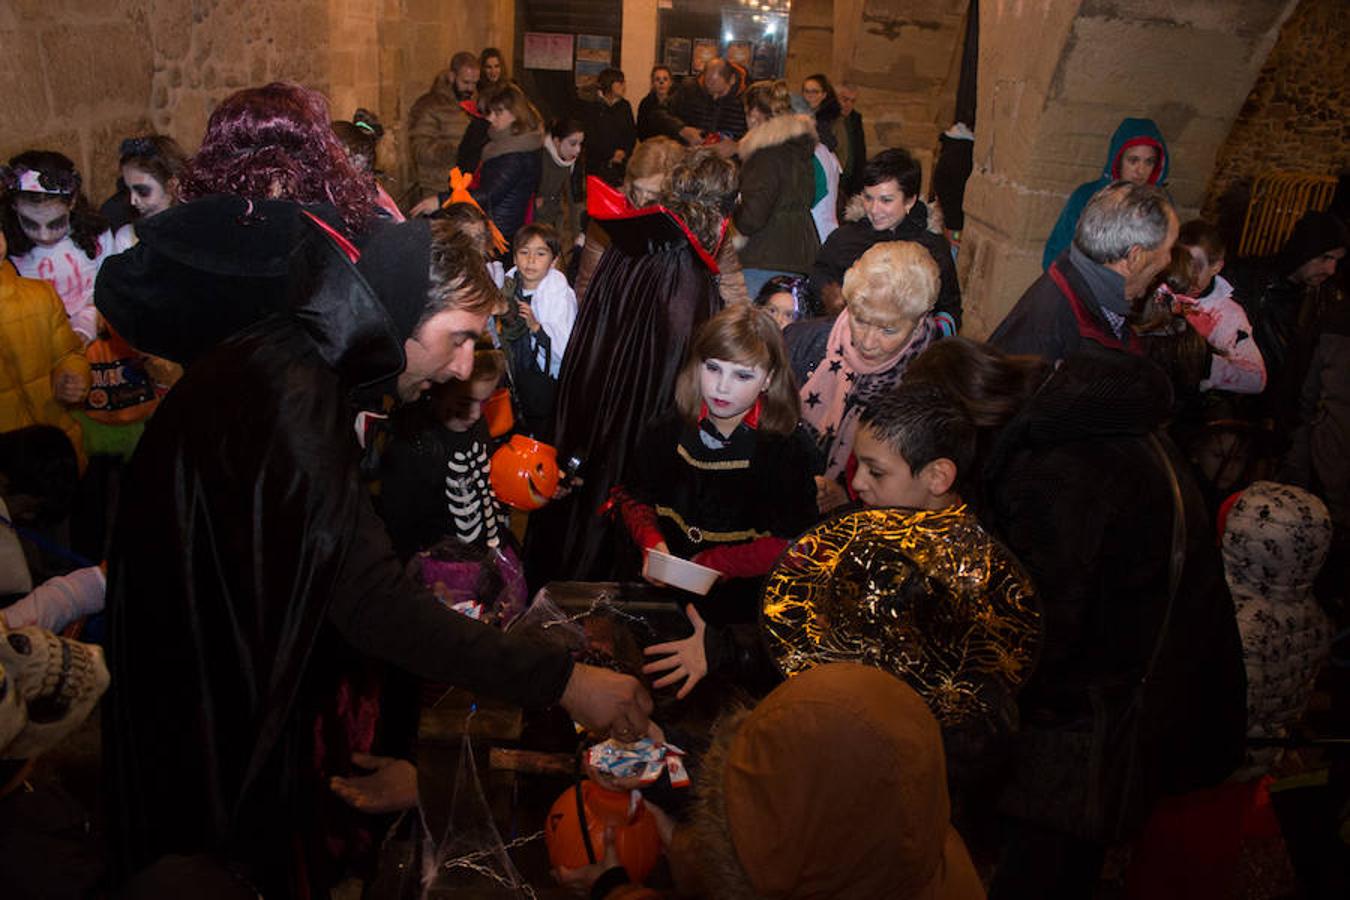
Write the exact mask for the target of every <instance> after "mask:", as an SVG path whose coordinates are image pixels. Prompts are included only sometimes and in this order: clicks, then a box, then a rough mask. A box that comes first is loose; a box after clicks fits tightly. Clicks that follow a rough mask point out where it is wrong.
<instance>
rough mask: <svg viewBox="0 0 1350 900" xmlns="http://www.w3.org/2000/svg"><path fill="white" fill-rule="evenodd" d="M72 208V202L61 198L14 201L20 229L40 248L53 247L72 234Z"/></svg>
mask: <svg viewBox="0 0 1350 900" xmlns="http://www.w3.org/2000/svg"><path fill="white" fill-rule="evenodd" d="M71 206H72V203H71V202H70V201H67V200H63V199H61V198H59V197H52V198H50V199H46V200H28V199H25V198H22V197H21V198H18V199H16V200H15V201H14V212H15V214H16V215H17V216H18V218H19V227H20V228H21V229H23V233H24V234H25V235H27V236H28V239H29V240H30V241H32V242H33V243H34V244H37V245H38V246H39V247H51V246H54V245H56V244H59V243H61V241H63V240H64V239H65V237H66V235H68V234H70V207H71Z"/></svg>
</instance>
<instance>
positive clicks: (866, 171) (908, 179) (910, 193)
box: [862, 147, 923, 197]
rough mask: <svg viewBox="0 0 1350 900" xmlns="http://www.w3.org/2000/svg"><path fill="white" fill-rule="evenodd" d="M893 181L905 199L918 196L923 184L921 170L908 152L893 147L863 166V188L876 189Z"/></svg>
mask: <svg viewBox="0 0 1350 900" xmlns="http://www.w3.org/2000/svg"><path fill="white" fill-rule="evenodd" d="M891 180H894V181H895V183H896V184H898V185H899V186H900V190H901V192H902V193H903V194H904V195H905V196H906V197H917V196H919V188H920V187H921V186H922V184H923V168H922V167H921V166H920V165H919V163H918V160H916V159H915V158H914V157H912V156H910V155H909V151H908V150H902V149H900V148H899V147H893V148H891V149H890V150H882V151H881V152H880V153H878V154H877V155H876V156H874V157H872V158H871V159H869V160H868V161H867V162H866V164H864V165H863V170H862V183H863V187H876V186H877V185H879V184H882V183H884V182H887V181H891Z"/></svg>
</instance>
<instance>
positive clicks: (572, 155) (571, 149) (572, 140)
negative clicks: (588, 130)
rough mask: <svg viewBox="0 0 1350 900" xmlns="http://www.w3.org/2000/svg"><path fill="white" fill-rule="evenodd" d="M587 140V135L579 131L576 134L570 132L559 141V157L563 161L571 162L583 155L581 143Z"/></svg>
mask: <svg viewBox="0 0 1350 900" xmlns="http://www.w3.org/2000/svg"><path fill="white" fill-rule="evenodd" d="M585 140H586V135H585V133H583V132H580V131H578V132H577V133H576V134H569V135H568V136H567V137H565V138H563V139H562V140H561V141H559V142H558V158H559V159H561V160H562V161H563V162H571V161H572V160H574V159H576V158H577V157H578V156H580V155H581V144H582V142H583V141H585Z"/></svg>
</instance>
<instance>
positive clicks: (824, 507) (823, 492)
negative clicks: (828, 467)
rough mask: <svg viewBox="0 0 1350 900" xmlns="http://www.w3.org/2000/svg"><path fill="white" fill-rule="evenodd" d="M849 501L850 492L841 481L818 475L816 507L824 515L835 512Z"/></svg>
mask: <svg viewBox="0 0 1350 900" xmlns="http://www.w3.org/2000/svg"><path fill="white" fill-rule="evenodd" d="M847 502H848V493H847V492H846V491H845V490H844V489H843V487H841V486H840V484H839V482H837V481H834V480H833V479H830V478H822V477H821V476H819V475H817V476H816V508H817V509H819V510H820V514H821V515H822V516H823V515H825V514H826V513H828V512H833V511H834V510H836V509H838V508H839V507H841V506H843V505H844V504H845V503H847Z"/></svg>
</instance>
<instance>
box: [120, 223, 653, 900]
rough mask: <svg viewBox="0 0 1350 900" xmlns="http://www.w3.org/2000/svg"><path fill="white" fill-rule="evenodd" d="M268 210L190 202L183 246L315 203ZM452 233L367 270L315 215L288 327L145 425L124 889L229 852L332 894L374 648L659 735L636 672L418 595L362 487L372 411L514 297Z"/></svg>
mask: <svg viewBox="0 0 1350 900" xmlns="http://www.w3.org/2000/svg"><path fill="white" fill-rule="evenodd" d="M245 202H246V201H243V200H241V199H239V198H233V197H217V198H208V199H206V200H203V201H201V202H199V203H192V204H185V205H183V206H180V207H178V208H177V209H178V210H181V211H182V212H181V213H178V214H177V215H176V218H178V219H179V221H178V222H177V223H176V224H177V226H178V227H177V228H176V229H175V230H176V233H178V234H180V235H184V236H185V238H184V240H185V241H186V242H187V243H191V237H192V236H196V237H197V238H199V239H203V240H204V241H205V243H206V244H207V245H208V246H209V247H210V248H211V250H212V251H213V252H214V251H216V250H217V249H218V248H219V247H230V246H234V245H236V244H237V243H238V242H239V239H240V235H239V234H238V233H237V232H246V231H247V230H248V229H249V228H250V227H259V228H265V227H267V222H268V221H269V220H271V219H280V218H282V217H284V215H285V214H286V208H287V207H290V208H292V209H293V208H294V206H293V204H283V203H280V202H271V203H254V204H252V205H251V206H250V207H249V208H250V209H251V210H253V213H254V216H255V219H254V221H258V222H261V224H258V225H252V224H251V223H250V220H249V219H248V217H246V216H244V215H242V213H243V209H242V207H243V206H244V204H245ZM256 217H263V218H261V219H258V218H256ZM451 228H452V226H450V225H449V224H448V223H434V224H429V223H427V222H426V221H423V220H414V221H412V222H409V223H407V224H405V225H398V226H387V227H385V228H381V229H378V230H377V231H376V232H375V233H374V234H373V235H371V236H370V237H369V238H368V239H367V240H366V241H365V243H364V245H363V249H362V252H361V253H360V254H358V253H357V251H356V249H355V248H354V247H352V246H351V244H349V243H347V242H346V241H345V240H343V239H342V238H341V237H340V236H339V235H338V234H337V232H336V231H334V230H333V229H332V228H331V227H328V226H326V225H324V224H323V223H321V222H320V221H319V220H318V219H313V221H312V223H311V227H310V229H309V233H308V236H307V237H305V238H304V239H302V240H301V241H300V242H299V243H298V244H297V245H296V246H295V248H294V252H293V253H292V254H291V262H292V276H291V277H290V279H289V283H290V288H291V292H292V296H293V298H294V300H293V303H292V304H291V306H290V308H289V311H288V312H286V313H279V314H276V315H273V316H271V317H269V318H266V319H264V320H262V321H259V322H257V323H255V324H254V325H252V326H251V327H248V328H246V329H244V330H243V331H241V332H238V333H237V334H235V335H234V336H233V337H231V338H229V339H227V340H225V341H224V342H223V343H220V344H218V345H217V346H215V347H214V348H213V349H210V350H208V351H207V352H206V353H205V354H204V355H202V356H201V357H200V358H198V359H197V360H196V362H195V363H194V364H193V365H192V367H191V368H190V369H189V370H188V374H187V375H186V376H185V377H184V378H183V379H182V381H180V382H179V383H178V384H177V385H176V386H175V388H174V391H173V394H172V396H171V397H169V398H166V399H165V402H164V403H163V404H162V405H161V406H160V408H159V410H158V412H157V413H156V415H155V418H154V420H153V421H152V422H151V424H150V426H149V427H148V428H147V429H146V432H145V436H144V437H143V438H142V441H141V444H140V446H139V447H138V449H137V453H136V457H135V459H134V460H133V462H132V464H131V467H130V471H129V473H128V475H127V477H126V483H125V487H126V490H127V492H128V493H127V496H128V497H134V498H135V502H134V503H126V504H123V505H122V506H121V509H120V512H119V520H118V528H117V531H116V534H117V537H116V538H115V542H114V546H113V549H112V552H111V554H110V561H109V573H108V605H107V608H108V619H109V622H108V642H107V650H108V662H109V668H110V670H111V671H112V673H113V684H114V687H113V689H112V692H111V693H110V694H109V695H108V700H107V703H106V706H105V712H104V725H105V726H106V728H105V735H104V752H105V765H104V783H105V785H106V787H107V790H108V805H107V807H106V808H107V809H108V810H109V815H110V817H111V821H110V827H109V828H108V834H109V835H110V836H112V839H113V841H114V847H113V857H114V860H115V864H116V866H117V877H126V876H128V875H131V874H133V873H134V872H136V871H137V870H139V869H141V868H143V867H145V866H146V865H148V864H150V863H152V862H153V861H154V860H155V859H157V858H159V857H161V856H163V855H165V854H182V855H192V854H198V853H207V854H210V855H211V856H213V857H214V858H216V859H218V860H220V861H222V862H223V863H224V864H226V865H227V866H228V867H229V868H230V870H231V871H232V872H234V873H236V874H238V875H239V876H240V877H242V878H243V879H244V880H245V881H247V882H248V883H250V884H252V885H253V886H255V888H256V889H257V890H258V891H259V892H260V893H261V894H263V895H265V896H269V897H270V896H278V897H279V896H309V895H310V894H312V893H318V894H323V890H324V887H325V885H324V878H325V875H324V873H325V872H326V871H327V870H328V866H327V859H326V855H325V851H324V843H323V841H322V839H321V836H322V828H323V825H324V820H323V817H322V816H321V815H320V814H319V810H320V805H319V802H320V799H321V797H322V796H323V795H324V793H325V792H326V790H327V788H326V784H327V778H328V777H329V776H331V775H340V774H346V772H345V771H344V770H343V769H342V768H341V767H343V766H344V765H345V763H346V761H347V759H348V755H349V754H350V752H351V750H353V749H359V748H357V747H355V746H352V745H354V744H355V741H356V740H357V738H356V737H353V736H352V735H353V733H354V732H355V731H356V729H357V726H356V724H355V723H352V722H346V721H345V720H341V719H340V718H339V723H338V725H339V727H338V728H327V729H325V731H324V734H323V738H322V740H321V739H320V738H319V737H318V736H317V734H316V732H317V723H318V722H320V721H327V719H325V718H323V717H328V719H331V717H333V716H334V715H335V713H334V712H333V710H334V709H336V708H339V707H338V705H337V698H338V692H339V684H340V675H341V673H342V672H343V671H344V668H343V664H342V660H343V659H344V658H349V657H350V654H351V653H352V651H356V652H358V653H360V654H364V655H366V656H369V657H373V658H375V659H378V660H382V661H385V662H389V663H392V664H394V665H398V666H400V667H402V668H404V669H406V670H407V671H409V672H411V673H413V674H416V675H419V676H421V677H424V678H428V679H431V680H434V681H441V682H449V683H451V684H455V685H458V686H462V687H466V688H469V689H471V690H475V691H482V692H483V693H486V694H492V695H496V696H499V697H502V698H505V699H508V700H511V701H513V702H516V703H520V704H522V705H525V706H532V707H539V706H547V705H550V704H553V703H558V702H561V703H562V705H563V706H564V707H566V708H567V709H568V710H569V711H570V712H571V713H572V715H573V716H574V717H576V718H578V719H579V720H581V721H583V722H588V723H589V724H590V725H591V726H594V727H598V728H602V729H606V728H609V726H610V725H611V724H614V726H615V732H616V733H619V732H622V733H623V734H624V735H626V736H629V737H634V736H637V735H638V734H639V733H640V732H641V730H642V729H645V727H646V715H645V709H646V708H648V707H647V705H646V704H647V701H646V700H645V698H644V697H643V695H642V692H641V689H640V687H639V686H638V684H637V682H636V681H634V680H632V679H628V678H625V677H623V676H617V675H615V674H613V673H607V672H601V671H599V670H596V669H593V668H590V667H587V666H582V665H573V663H572V660H571V659H570V658H569V657H568V655H567V654H566V653H559V652H555V651H552V650H549V649H546V648H542V647H538V646H534V645H531V644H528V643H524V642H522V641H520V640H519V639H514V638H511V637H508V636H506V635H504V634H502V633H501V632H499V631H496V630H494V629H492V628H491V627H488V626H485V625H481V624H479V623H476V622H473V621H472V620H469V619H467V618H464V617H461V616H459V615H457V614H455V613H453V612H451V611H450V610H448V609H446V608H445V607H443V606H441V605H440V603H439V602H438V601H437V600H436V599H435V598H434V597H433V596H432V595H431V594H430V593H428V592H426V591H425V590H422V589H420V588H419V587H417V586H416V585H414V584H413V583H412V582H411V581H410V580H409V579H408V578H407V576H406V575H405V574H404V571H403V568H402V566H401V565H400V564H399V561H398V558H397V557H396V556H395V555H394V552H393V549H392V547H391V545H390V541H389V537H388V535H387V533H386V532H385V529H384V526H383V524H382V523H381V522H380V520H379V518H378V517H377V516H376V515H375V511H374V509H373V507H372V504H371V500H370V497H369V495H368V494H367V493H366V491H365V489H364V487H363V486H362V484H361V482H360V478H359V470H360V467H361V465H362V456H363V444H364V442H363V441H362V440H361V439H360V438H358V435H364V432H365V429H364V427H363V423H366V422H369V421H370V420H371V416H370V415H369V413H370V411H372V410H373V411H376V412H378V411H380V410H383V409H387V408H388V406H389V404H391V403H393V402H396V401H398V400H402V401H409V400H414V399H416V398H417V396H418V395H419V394H420V393H421V392H422V391H423V390H425V389H426V388H427V387H428V386H429V385H430V384H431V383H433V382H441V381H446V380H449V379H451V378H464V377H466V376H467V374H468V372H469V370H470V368H471V366H472V357H473V344H474V339H475V337H476V336H477V335H478V334H479V333H481V331H482V329H483V327H484V322H485V319H486V315H487V313H488V311H489V309H490V308H491V307H492V305H493V304H494V302H495V298H496V291H495V290H494V288H493V286H492V284H491V281H490V280H489V276H488V275H487V272H486V270H485V268H484V266H483V262H482V258H481V256H480V255H479V252H478V250H477V248H475V247H474V246H473V245H472V244H470V243H469V241H468V240H467V239H465V238H463V237H462V236H459V235H457V234H454V233H453V232H452V231H451V230H449V229H451ZM206 255H207V254H206V252H205V251H204V250H202V251H200V252H199V253H197V254H196V255H193V254H187V255H186V256H185V257H180V258H179V259H178V260H176V264H175V265H173V266H169V267H167V269H166V271H165V272H163V273H161V275H162V276H164V277H169V278H172V277H175V276H176V277H178V278H179V279H180V281H181V283H180V285H179V286H180V288H181V290H180V291H179V296H180V297H184V298H191V297H193V296H194V293H193V291H192V285H193V283H196V282H200V281H202V280H204V279H205V280H209V279H211V278H214V277H216V276H215V274H214V271H212V270H213V268H214V267H216V266H218V265H219V257H220V256H221V255H222V254H220V253H215V254H214V255H213V256H211V260H210V265H209V266H207V267H204V268H205V270H204V271H203V270H200V269H194V267H193V266H192V265H191V264H190V263H186V264H185V263H184V262H183V260H184V259H187V260H189V261H195V260H202V259H204V258H205V256H206ZM225 255H228V254H225ZM358 255H359V257H360V259H359V263H358V262H357V261H356V260H357V257H358ZM168 269H171V270H172V271H168ZM386 401H387V402H386ZM354 424H355V426H356V427H353V426H354ZM616 679H617V680H616ZM353 690H355V689H354V688H353ZM358 699H363V698H358ZM353 702H356V701H353ZM344 725H350V726H351V730H344V728H343V727H342V726H344ZM344 735H345V737H343V736H344Z"/></svg>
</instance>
